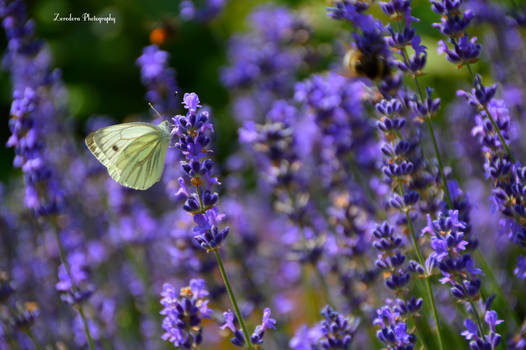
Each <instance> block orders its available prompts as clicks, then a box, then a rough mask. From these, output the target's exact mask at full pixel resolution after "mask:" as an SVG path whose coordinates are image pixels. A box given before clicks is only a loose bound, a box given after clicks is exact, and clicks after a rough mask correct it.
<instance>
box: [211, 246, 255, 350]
mask: <svg viewBox="0 0 526 350" xmlns="http://www.w3.org/2000/svg"><path fill="white" fill-rule="evenodd" d="M214 254H215V256H216V259H217V266H218V267H219V272H220V273H221V277H223V282H225V287H226V290H227V292H228V296H229V297H230V302H231V303H232V307H233V308H234V312H235V313H236V316H237V320H238V321H239V324H240V325H241V329H242V330H243V336H244V337H245V342H246V344H247V347H248V349H251V350H253V349H254V347H253V346H252V343H251V342H250V336H249V335H248V330H247V326H245V321H244V320H243V316H242V315H241V311H239V306H237V301H236V296H235V295H234V291H233V290H232V287H231V286H230V281H229V280H228V275H227V274H226V271H225V267H224V266H223V260H222V259H221V255H220V254H219V250H218V249H217V248H216V249H214Z"/></svg>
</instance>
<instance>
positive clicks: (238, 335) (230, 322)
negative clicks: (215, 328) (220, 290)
mask: <svg viewBox="0 0 526 350" xmlns="http://www.w3.org/2000/svg"><path fill="white" fill-rule="evenodd" d="M223 317H224V318H225V323H224V324H223V325H222V326H221V327H219V328H221V329H226V328H228V329H230V330H231V331H232V333H234V337H232V338H231V339H230V342H231V343H232V344H233V345H235V346H237V347H239V348H243V347H244V346H245V337H244V336H243V330H241V329H238V328H237V327H236V324H235V321H236V316H234V314H233V313H232V311H230V309H229V310H228V311H227V312H223ZM256 340H259V339H256ZM250 341H251V342H252V339H251V340H250Z"/></svg>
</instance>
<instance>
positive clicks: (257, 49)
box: [221, 5, 310, 121]
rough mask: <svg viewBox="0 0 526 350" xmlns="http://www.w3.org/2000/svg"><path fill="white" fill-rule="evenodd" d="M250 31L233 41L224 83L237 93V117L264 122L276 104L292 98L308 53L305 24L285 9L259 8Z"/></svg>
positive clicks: (252, 19)
mask: <svg viewBox="0 0 526 350" xmlns="http://www.w3.org/2000/svg"><path fill="white" fill-rule="evenodd" d="M249 24H250V26H251V31H250V32H249V33H247V34H245V35H237V36H234V37H232V39H230V43H229V48H228V60H229V65H228V66H227V67H224V68H223V70H222V73H221V78H222V81H223V84H224V85H225V86H226V87H227V88H229V89H233V90H234V91H236V94H235V95H236V96H235V101H234V103H233V104H234V114H235V116H236V118H237V119H238V120H240V121H246V120H256V121H261V120H262V119H263V117H264V116H265V115H266V114H267V112H268V111H269V108H270V106H272V104H273V102H274V101H275V100H277V99H279V98H287V97H291V95H292V92H293V88H294V85H293V82H294V81H295V76H296V75H297V74H298V71H299V69H300V68H301V67H302V63H303V64H305V63H306V62H305V61H306V57H307V55H308V51H307V50H306V48H305V47H304V46H305V44H306V43H307V42H308V40H309V38H310V31H309V28H308V27H307V26H306V24H305V23H304V22H303V21H302V20H300V19H299V18H297V17H295V16H294V15H293V14H292V13H291V12H290V11H289V10H287V9H286V8H283V7H275V6H270V5H266V6H260V7H257V8H256V9H255V10H254V11H253V12H252V14H251V15H250V17H249Z"/></svg>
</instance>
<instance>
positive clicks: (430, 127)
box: [404, 49, 453, 209]
mask: <svg viewBox="0 0 526 350" xmlns="http://www.w3.org/2000/svg"><path fill="white" fill-rule="evenodd" d="M404 50H405V49H404ZM413 78H414V80H415V85H416V89H417V91H418V94H419V95H420V102H421V103H424V94H423V93H422V89H421V88H420V83H419V82H418V77H417V76H416V75H415V76H414V77H413ZM424 119H425V120H426V124H427V129H428V130H429V135H431V140H432V141H433V149H434V150H435V157H436V159H437V162H438V172H439V173H440V178H441V179H442V186H443V187H444V194H445V196H446V201H447V204H448V206H449V208H450V209H453V201H452V200H451V194H450V193H449V186H448V185H447V179H446V174H445V172H444V166H443V163H442V156H441V155H440V150H439V149H438V144H437V140H436V137H435V132H434V130H433V124H432V123H431V115H430V114H429V112H428V113H427V115H426V116H424Z"/></svg>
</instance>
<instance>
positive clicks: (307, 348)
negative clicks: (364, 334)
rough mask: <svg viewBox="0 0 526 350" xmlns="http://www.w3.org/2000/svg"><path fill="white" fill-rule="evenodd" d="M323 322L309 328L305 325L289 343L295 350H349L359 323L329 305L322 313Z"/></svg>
mask: <svg viewBox="0 0 526 350" xmlns="http://www.w3.org/2000/svg"><path fill="white" fill-rule="evenodd" d="M321 315H322V316H323V318H324V319H323V320H322V321H320V322H318V323H317V324H315V325H314V326H313V327H311V328H309V327H307V325H303V326H301V327H300V328H298V329H297V330H296V333H295V335H294V337H293V338H292V339H291V340H290V342H289V347H290V348H291V349H294V350H322V349H348V348H349V347H350V345H351V343H352V342H353V341H354V338H355V334H356V330H357V328H358V323H359V322H358V321H357V320H355V319H353V318H350V317H344V316H343V315H341V314H340V313H338V312H337V311H335V310H333V309H332V308H331V307H330V306H329V305H327V306H325V307H324V308H323V310H322V311H321Z"/></svg>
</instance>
